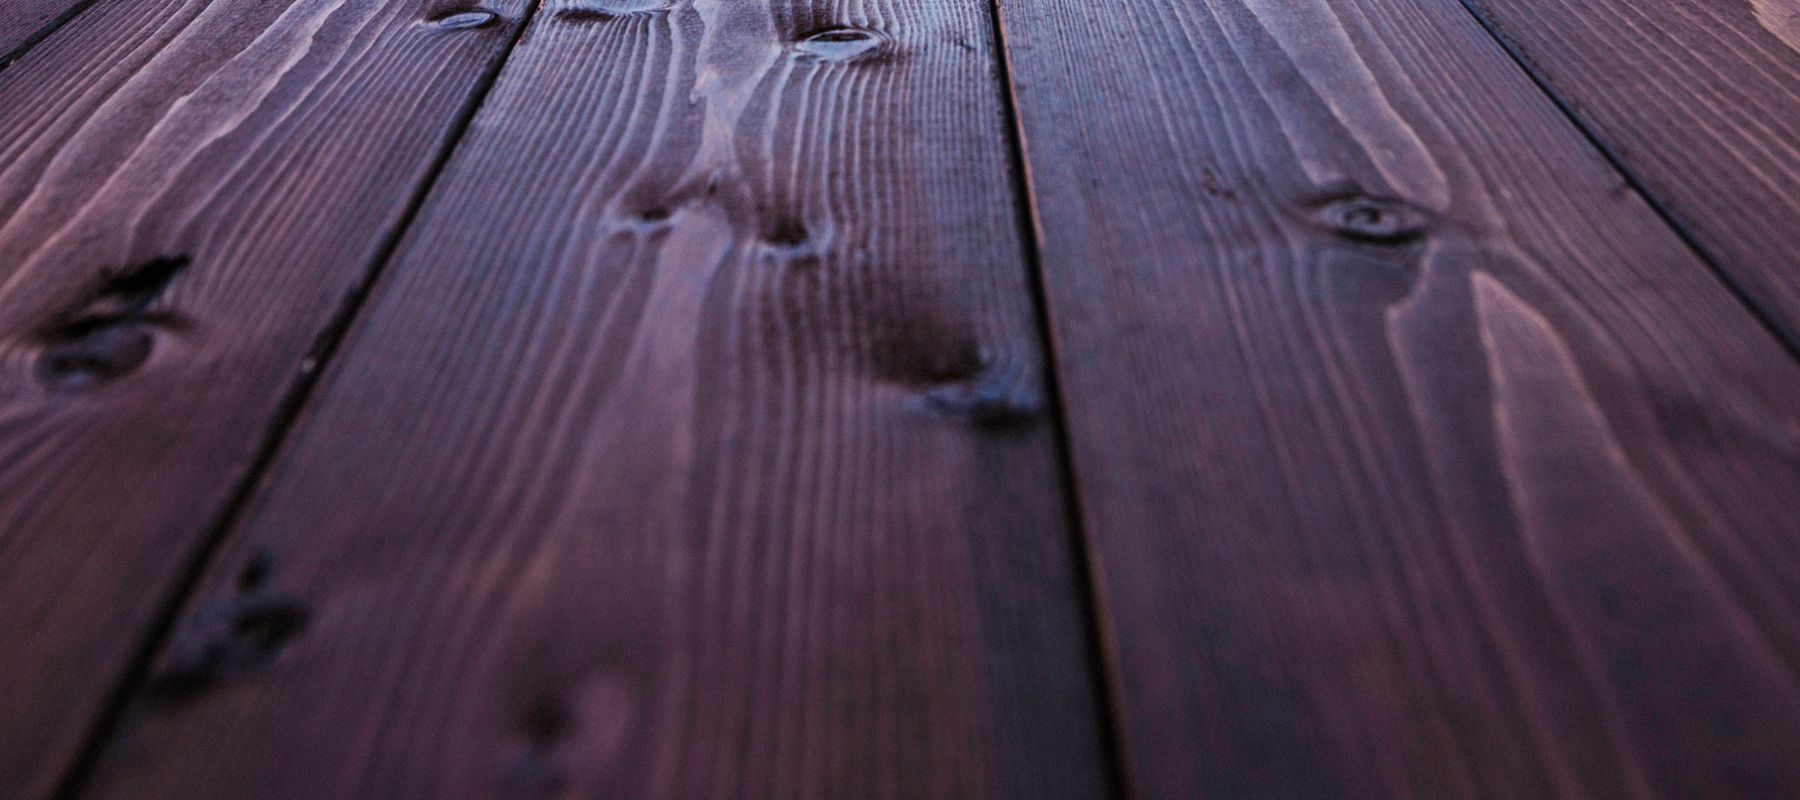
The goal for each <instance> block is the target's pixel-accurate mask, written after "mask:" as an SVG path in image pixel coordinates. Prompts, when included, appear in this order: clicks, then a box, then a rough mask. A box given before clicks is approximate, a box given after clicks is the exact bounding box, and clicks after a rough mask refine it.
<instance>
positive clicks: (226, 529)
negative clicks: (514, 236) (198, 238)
mask: <svg viewBox="0 0 1800 800" xmlns="http://www.w3.org/2000/svg"><path fill="white" fill-rule="evenodd" d="M92 4H93V0H88V2H87V3H84V4H83V5H82V6H81V8H79V9H77V10H75V11H72V12H71V13H69V14H68V15H66V17H65V18H64V19H62V20H60V21H59V22H58V23H57V25H58V27H60V26H61V25H62V24H65V23H67V22H68V21H69V20H71V19H74V17H75V16H77V15H79V14H80V12H81V11H83V10H86V9H87V8H88V7H89V6H91V5H92ZM542 8H543V0H532V2H530V3H529V4H527V5H526V6H525V10H524V14H523V16H522V17H521V19H520V20H519V22H518V24H517V25H515V26H514V27H513V30H512V32H511V35H510V36H509V38H508V39H507V41H506V44H505V45H503V46H502V47H501V49H500V53H499V55H498V56H497V57H495V58H494V61H493V64H492V66H490V67H489V68H488V70H487V72H486V73H485V74H483V75H482V76H481V77H480V79H479V80H477V81H476V83H475V88H474V90H473V91H471V92H470V95H469V99H468V102H466V103H465V104H464V105H463V108H462V109H461V111H460V112H459V113H458V114H457V116H456V119H455V121H454V122H453V123H452V126H451V131H450V136H449V137H448V138H447V139H446V140H445V142H444V145H443V147H442V148H441V149H440V150H439V151H438V153H437V154H436V155H435V156H434V157H433V159H432V162H431V166H430V167H429V168H428V169H427V170H426V173H425V176H424V179H423V180H422V181H421V182H420V183H419V186H418V188H417V189H416V190H415V191H414V192H413V194H412V197H411V198H409V199H408V201H407V204H406V210H405V211H404V212H402V214H401V216H400V219H399V220H398V222H397V223H396V224H395V226H394V229H393V230H392V231H391V232H390V233H389V234H388V236H387V237H386V238H385V240H384V241H383V242H382V244H381V248H380V250H379V253H378V255H377V256H376V258H375V259H374V261H373V262H372V263H371V265H370V267H369V270H368V272H367V273H366V274H365V276H364V278H363V279H362V280H361V281H360V282H359V283H358V284H357V285H355V286H354V287H353V288H352V289H351V291H350V292H349V293H348V294H347V295H346V296H345V298H344V302H343V305H342V306H341V307H339V309H338V312H337V313H336V314H335V315H334V316H333V317H332V319H331V320H330V321H329V322H328V323H327V324H326V326H325V328H324V329H323V330H321V331H320V332H319V335H318V337H317V338H316V339H315V341H314V343H313V345H312V347H310V348H309V349H308V351H307V356H306V363H308V364H310V365H311V369H310V370H307V371H305V372H304V373H303V374H302V375H300V376H299V377H298V378H297V379H296V380H295V382H294V384H293V385H292V386H291V387H289V389H288V392H287V394H286V396H285V397H283V398H282V400H281V402H280V404H279V405H278V406H277V408H276V412H275V415H274V417H273V418H272V419H271V420H270V422H269V425H268V429H267V431H266V433H264V435H263V436H262V442H261V443H260V444H259V446H258V448H257V451H256V456H255V458H254V459H253V460H252V461H251V463H250V466H249V468H248V469H246V470H245V472H244V475H243V477H242V479H240V480H239V482H238V484H237V486H236V487H234V488H233V489H232V491H231V495H230V500H229V501H228V502H227V503H226V505H225V506H224V507H223V508H221V509H220V510H219V513H218V515H217V516H216V517H215V518H214V521H213V522H212V523H211V524H209V525H208V526H207V528H206V534H205V535H204V536H203V537H202V538H201V540H200V542H199V543H198V544H197V545H196V546H195V548H194V552H193V553H192V554H191V555H190V556H189V557H188V558H187V559H186V561H187V566H186V567H185V568H184V569H183V570H182V572H181V574H180V575H179V576H178V577H177V578H176V580H175V584H174V586H172V587H171V588H170V590H169V591H168V593H167V594H166V595H165V596H164V597H163V599H162V601H161V602H160V603H159V604H158V608H157V612H156V617H155V621H154V622H153V623H152V624H151V626H150V628H149V630H147V631H146V632H144V633H143V634H142V638H141V640H140V642H139V644H138V648H137V652H136V653H135V654H134V655H133V656H132V659H131V665H130V667H129V669H128V670H127V671H126V673H125V675H124V676H123V677H122V678H121V679H120V680H119V682H118V683H117V684H116V685H115V686H114V687H113V690H112V691H111V692H110V693H109V694H108V695H107V698H106V701H105V703H104V705H103V706H102V707H101V708H102V710H101V712H100V715H99V717H98V718H97V719H96V720H95V721H94V724H93V726H92V729H91V730H90V731H89V733H88V735H87V737H86V739H85V741H83V742H82V745H81V748H80V749H79V750H78V751H77V752H76V753H75V756H74V758H73V760H72V761H71V763H70V765H69V767H68V769H67V771H66V772H65V773H64V775H63V779H62V781H61V782H60V783H59V784H58V785H57V787H56V790H55V792H54V793H53V794H52V795H51V797H53V798H55V800H74V799H75V798H78V797H80V796H81V795H82V789H83V787H84V786H85V784H86V781H87V779H88V777H89V775H90V774H91V773H92V770H93V767H94V764H95V762H96V760H97V758H98V757H99V755H100V754H101V752H103V751H104V749H105V747H106V743H107V740H108V739H109V738H111V735H112V733H113V731H114V729H115V728H117V726H118V724H119V721H120V720H121V719H122V718H123V717H124V713H125V710H126V709H127V708H128V707H129V706H130V703H131V698H132V696H133V695H135V694H137V692H138V691H139V690H141V689H142V688H143V686H144V685H145V683H146V681H147V679H148V677H149V673H150V667H151V665H152V663H153V662H154V660H155V657H156V654H157V652H158V651H159V650H161V649H162V647H163V645H164V644H166V643H167V640H168V638H169V635H170V633H171V632H172V631H173V629H174V626H175V623H176V622H177V621H178V620H179V619H180V617H181V610H182V608H183V607H184V606H185V605H186V604H187V601H188V600H189V598H190V597H191V595H192V594H193V593H194V590H195V589H196V588H197V587H198V586H199V583H200V579H201V578H202V577H203V576H204V575H205V574H206V569H207V567H208V566H209V565H210V563H211V562H212V560H213V556H214V555H215V554H216V552H217V551H218V549H219V545H220V544H222V543H223V542H224V541H225V539H226V538H227V537H228V536H229V535H230V533H231V530H232V528H233V527H234V526H235V525H236V523H237V521H238V519H239V518H240V517H241V516H242V514H243V512H244V509H245V508H246V507H247V506H248V504H249V501H250V499H251V497H253V496H254V494H255V492H256V488H257V486H258V485H260V484H261V483H262V479H263V476H264V474H265V473H266V472H267V471H268V468H269V465H270V464H271V463H273V462H274V460H275V456H276V455H277V454H278V453H279V452H280V451H281V446H282V443H283V441H284V440H285V439H286V438H287V433H288V431H289V430H290V429H292V427H293V424H294V421H295V420H296V419H298V418H299V416H300V412H301V410H302V409H304V408H305V406H306V402H307V400H309V399H310V398H311V397H312V394H313V390H314V389H315V388H317V387H318V385H319V381H320V379H321V378H322V376H324V374H325V371H326V370H327V369H328V368H329V366H330V363H331V359H332V357H333V356H335V355H336V354H337V350H338V346H339V345H340V344H341V343H342V342H343V340H344V334H345V333H346V332H347V331H348V330H349V329H350V325H351V323H352V322H354V321H355V319H356V316H357V313H358V312H359V311H361V310H362V307H363V305H364V303H365V302H366V301H367V300H368V298H369V295H370V293H371V292H372V291H373V290H374V288H375V286H376V284H377V283H379V282H380V280H381V274H382V272H383V271H385V270H386V268H387V265H388V262H389V261H391V260H392V259H393V256H394V253H395V251H396V250H398V249H399V246H400V242H401V241H402V240H403V239H404V238H405V236H406V232H407V231H408V230H409V229H410V228H411V227H412V223H413V220H414V219H416V218H417V217H418V213H419V209H420V208H422V207H423V206H424V204H425V199H426V198H427V197H429V196H430V195H431V190H432V188H433V187H434V186H436V184H437V180H438V177H439V176H440V175H442V174H443V171H444V166H445V165H446V164H448V163H449V161H450V157H451V156H452V155H454V154H455V152H456V148H457V146H458V145H459V144H461V143H462V140H463V137H464V136H465V135H467V133H468V130H469V123H470V122H472V121H473V120H474V119H475V115H476V114H477V113H479V112H480V111H481V107H482V105H483V104H484V103H485V102H486V101H487V98H488V95H489V94H490V93H491V92H492V90H493V88H494V84H495V83H497V82H498V81H499V78H500V74H501V73H502V72H504V71H505V68H506V64H507V62H508V61H509V60H511V58H512V53H513V50H514V49H516V48H517V47H518V45H519V42H520V40H521V39H523V38H524V36H525V33H526V31H528V30H530V29H531V23H532V22H533V21H534V20H535V19H536V18H537V13H538V11H539V10H540V9H542ZM51 32H53V31H51ZM49 33H50V32H46V33H45V34H44V35H41V36H39V37H38V39H37V40H36V41H42V40H43V39H44V38H48V35H49ZM35 43H36V42H35V41H34V42H33V44H35ZM27 49H28V48H27ZM22 52H23V51H21V52H20V53H19V54H22ZM15 55H17V54H15ZM6 66H7V63H5V62H0V69H5V68H6Z"/></svg>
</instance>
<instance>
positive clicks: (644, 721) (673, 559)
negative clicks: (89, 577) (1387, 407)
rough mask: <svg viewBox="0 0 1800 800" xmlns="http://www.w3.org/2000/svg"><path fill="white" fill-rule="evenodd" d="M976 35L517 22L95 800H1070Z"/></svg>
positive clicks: (1050, 459) (1076, 649)
mask: <svg viewBox="0 0 1800 800" xmlns="http://www.w3.org/2000/svg"><path fill="white" fill-rule="evenodd" d="M992 40H993V28H992V20H991V19H990V18H989V16H988V14H987V12H986V9H985V8H983V7H982V6H981V5H980V4H969V3H890V2H870V1H868V0H843V1H842V2H835V3H819V2H815V1H814V0H794V1H793V2H774V3H768V2H745V1H744V0H694V1H693V2H691V3H679V4H665V3H659V2H636V3H621V2H606V3H601V2H595V0H553V2H549V3H547V4H546V5H545V7H544V9H543V10H542V11H540V12H538V14H537V16H536V18H535V21H534V22H533V23H532V26H531V28H530V29H529V30H528V31H527V33H526V34H525V37H524V39H523V41H522V43H521V44H520V45H519V47H518V49H517V50H516V51H515V53H514V55H513V56H512V58H511V59H510V60H509V61H508V64H507V67H506V70H505V71H504V73H503V74H502V75H501V77H500V79H499V81H498V83H497V84H496V86H495V89H494V91H493V94H492V95H491V97H490V99H489V101H488V103H487V104H486V105H485V106H484V107H483V109H482V111H481V113H480V115H479V116H478V117H477V118H476V119H475V121H474V123H473V126H472V128H471V133H470V134H469V136H468V137H467V138H466V139H465V140H464V143H463V144H462V145H460V146H459V148H458V150H457V154H456V156H455V158H454V159H453V161H452V162H451V163H450V164H449V166H448V167H447V168H446V171H445V173H444V176H443V178H442V179H441V180H440V181H439V183H438V188H437V189H436V190H434V193H433V194H432V195H431V197H430V198H429V199H428V200H427V203H426V206H425V207H424V209H423V210H422V211H421V214H420V218H419V221H418V223H417V224H416V225H415V226H414V227H413V228H412V229H411V231H410V232H409V234H408V237H407V239H406V241H405V242H404V243H403V244H402V247H401V250H400V251H399V253H398V254H397V256H396V260H395V262H394V264H393V266H392V267H391V269H390V270H389V271H388V272H387V273H386V274H385V277H384V278H383V281H382V283H381V284H380V285H378V286H377V288H376V291H375V294H374V295H373V297H372V298H371V301H370V304H369V307H368V308H367V310H366V312H365V313H364V314H363V315H361V316H360V317H359V320H358V322H357V324H356V326H355V327H354V328H353V330H352V331H351V333H350V335H349V336H348V338H347V339H346V340H345V345H344V350H343V353H342V355H341V356H340V357H339V358H338V359H337V360H335V361H334V363H333V365H332V367H331V371H330V372H329V374H328V375H327V376H326V377H325V379H324V381H323V383H322V384H321V387H320V390H319V394H318V396H317V398H316V400H315V401H314V402H313V403H312V404H310V405H309V406H308V408H307V410H306V412H305V413H304V414H303V416H302V417H301V419H300V420H299V421H298V422H297V423H296V427H295V430H294V434H293V436H292V437H291V438H290V440H289V442H290V444H291V446H290V447H289V449H287V450H286V451H285V452H284V453H283V454H282V455H281V456H280V458H279V459H278V461H277V462H276V463H275V465H274V466H273V467H272V469H271V471H270V473H269V478H268V483H267V487H266V491H264V492H262V493H261V495H260V496H259V497H258V499H256V500H255V501H254V503H253V505H252V507H251V508H250V510H249V511H248V512H247V515H246V517H245V521H244V524H243V525H242V526H241V528H240V529H239V530H238V531H236V532H235V534H234V535H233V536H232V538H231V540H230V544H229V546H228V548H227V549H226V551H225V557H224V558H222V559H221V561H220V563H219V564H218V565H217V568H216V569H215V570H214V571H213V574H212V575H210V576H209V577H208V578H207V579H206V580H205V581H204V583H203V585H202V589H201V591H200V592H199V593H198V594H197V595H196V598H195V601H194V603H193V604H192V605H191V606H190V607H189V608H188V609H187V611H186V612H185V614H184V615H183V617H182V620H181V622H180V624H179V625H178V626H177V628H176V630H175V634H174V636H173V638H172V640H171V641H170V643H169V646H168V647H167V648H165V650H164V651H163V652H162V653H161V654H160V656H159V657H158V660H157V663H156V665H155V669H154V670H153V671H152V674H151V678H150V680H149V681H148V683H147V685H146V687H145V690H144V692H142V693H141V694H140V695H139V696H138V697H137V698H136V702H135V703H134V704H133V705H132V707H131V708H130V709H129V711H128V713H127V716H126V717H125V719H124V721H123V723H122V725H121V727H120V729H119V736H118V738H117V739H116V740H114V742H113V743H112V746H111V747H110V749H109V750H108V751H107V752H106V754H105V755H104V756H103V757H102V759H101V760H100V762H99V764H98V768H97V771H96V773H95V775H94V777H93V780H92V781H91V782H90V786H91V788H92V792H90V793H89V795H88V796H90V797H94V798H106V797H121V798H124V797H129V798H133V799H134V800H147V799H148V798H183V799H184V800H187V799H190V798H214V797H217V798H235V797H241V796H244V793H245V790H246V788H247V787H264V786H280V787H283V790H284V791H285V792H287V793H288V794H289V795H291V796H294V797H382V798H432V799H434V800H436V799H438V798H455V797H493V796H513V795H518V796H557V797H619V798H642V799H644V800H654V799H655V798H667V799H668V800H686V799H687V798H704V797H767V798H839V797H857V798H864V797H866V798H926V797H937V798H986V797H1011V798H1020V799H1021V800H1024V799H1025V798H1032V799H1037V798H1089V797H1097V796H1101V795H1102V793H1103V792H1104V785H1103V775H1102V758H1103V756H1102V752H1103V748H1102V747H1101V746H1100V744H1099V742H1098V738H1099V733H1098V732H1099V730H1100V724H1099V720H1098V718H1097V711H1096V705H1095V702H1094V699H1093V697H1092V696H1091V691H1092V688H1093V680H1092V678H1091V676H1090V675H1089V674H1088V673H1087V671H1086V659H1087V652H1088V648H1087V646H1086V644H1085V641H1084V636H1083V632H1082V620H1081V614H1080V608H1081V606H1080V599H1081V593H1080V588H1079V584H1078V581H1077V579H1076V574H1075V571H1074V568H1073V565H1072V564H1071V562H1072V561H1073V560H1074V552H1073V551H1074V547H1073V544H1072V541H1073V540H1072V539H1071V535H1070V531H1069V530H1067V520H1066V515H1067V509H1066V506H1064V505H1063V500H1064V498H1063V496H1062V493H1061V490H1060V488H1059V484H1060V481H1059V476H1058V468H1057V466H1056V465H1057V461H1056V453H1055V449H1054V442H1053V438H1052V432H1053V425H1052V423H1051V420H1050V419H1048V418H1047V415H1048V413H1049V411H1048V403H1047V401H1046V399H1045V395H1044V388H1043V386H1042V385H1041V384H1042V381H1043V371H1042V369H1041V363H1042V357H1041V353H1040V347H1039V340H1038V333H1037V328H1036V327H1035V326H1034V324H1033V316H1032V302H1031V293H1030V291H1029V284H1028V282H1027V279H1026V272H1025V264H1024V262H1023V259H1022V258H1021V253H1020V234H1019V217H1018V216H1017V213H1016V211H1017V206H1015V205H1014V198H1013V194H1012V185H1013V184H1012V178H1011V176H1010V175H1009V167H1008V160H1007V151H1006V144H1005V143H1006V126H1005V121H1004V116H1003V111H1002V89H1001V85H1000V83H999V82H998V78H997V75H996V65H997V59H996V55H995V52H994V48H993V43H992Z"/></svg>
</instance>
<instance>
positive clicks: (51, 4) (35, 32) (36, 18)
mask: <svg viewBox="0 0 1800 800" xmlns="http://www.w3.org/2000/svg"><path fill="white" fill-rule="evenodd" d="M87 4H88V0H7V2H6V7H5V9H4V10H3V12H0V69H5V68H6V64H7V62H9V61H12V60H13V57H14V56H16V55H19V54H21V52H22V51H23V50H24V49H26V48H27V47H28V46H29V45H30V44H32V43H33V42H35V41H38V40H39V39H41V38H43V37H44V36H47V35H48V34H49V33H51V32H52V31H54V30H55V28H56V27H57V25H58V23H60V22H62V21H63V20H65V19H68V18H69V17H71V16H72V15H74V14H75V13H76V12H78V11H80V10H81V9H82V8H83V7H84V6H86V5H87Z"/></svg>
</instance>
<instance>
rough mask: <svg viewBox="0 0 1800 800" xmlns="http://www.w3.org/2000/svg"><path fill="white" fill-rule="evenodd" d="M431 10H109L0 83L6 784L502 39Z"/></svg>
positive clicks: (349, 276)
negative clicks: (454, 22) (349, 178)
mask: <svg viewBox="0 0 1800 800" xmlns="http://www.w3.org/2000/svg"><path fill="white" fill-rule="evenodd" d="M490 7H491V8H493V9H494V10H495V11H496V12H498V13H500V14H502V15H509V16H513V17H516V16H517V15H518V14H519V13H520V12H521V10H522V7H523V0H513V1H512V2H503V3H497V4H493V5H491V6H490ZM441 16H442V11H441V10H439V9H434V8H432V7H429V5H428V6H426V7H421V5H420V4H419V3H416V2H411V1H410V0H406V1H405V2H400V1H395V2H344V1H342V0H308V1H307V2H295V3H267V2H260V1H258V0H214V1H213V2H204V1H202V0H133V2H120V3H106V4H103V6H101V7H96V8H93V9H90V10H89V11H88V12H87V13H85V14H83V15H82V16H80V17H78V18H76V19H75V20H74V21H73V22H71V23H70V24H69V25H67V26H65V27H64V28H63V29H61V30H60V31H58V32H57V33H56V35H55V36H53V37H51V38H50V39H48V40H46V41H45V42H43V43H41V44H40V45H39V46H37V47H36V48H34V49H32V50H31V51H30V53H29V54H28V55H27V56H26V57H25V58H24V59H22V60H20V61H18V62H16V63H14V64H13V65H12V66H10V67H8V68H7V69H6V70H5V71H4V72H0V786H4V787H6V788H5V789H4V790H3V791H4V792H15V791H16V792H19V793H20V795H21V796H27V797H37V796H41V795H42V794H43V793H44V792H45V791H47V790H48V787H49V786H50V784H51V783H53V782H54V781H56V780H57V779H58V775H59V774H60V773H61V772H62V769H63V767H64V766H66V764H67V759H68V758H69V757H70V756H71V755H72V754H73V752H74V751H75V750H76V748H77V747H78V746H79V745H80V742H81V740H82V739H83V738H84V737H85V735H86V733H87V731H88V728H89V726H90V725H91V724H92V723H93V721H94V719H95V715H96V713H97V712H98V711H99V709H100V708H101V707H102V705H103V703H104V701H105V699H106V696H107V694H108V693H109V692H110V691H111V690H112V688H113V686H114V685H115V684H116V682H117V681H118V680H119V679H120V678H121V677H122V676H123V673H124V671H125V670H126V668H127V665H128V664H129V663H130V662H131V661H132V660H133V659H134V658H135V656H136V654H137V652H138V651H139V648H140V647H141V644H142V641H143V637H144V636H145V635H146V634H147V630H146V626H147V625H148V624H150V623H151V622H153V621H154V620H155V619H156V618H157V616H158V614H159V611H160V609H161V607H162V605H163V599H164V598H165V597H166V596H167V593H168V592H169V591H170V588H171V587H172V586H173V585H174V583H175V582H176V580H177V579H178V578H180V577H181V576H182V574H183V572H184V570H185V569H187V564H188V562H189V559H190V558H191V556H192V555H193V553H194V550H195V548H196V546H197V545H199V544H200V543H201V541H202V540H203V539H204V538H205V535H206V534H207V533H208V530H209V528H210V526H211V524H212V521H213V519H214V518H215V517H216V516H217V515H218V514H219V513H220V511H221V509H222V508H223V506H224V505H225V503H226V502H227V499H228V497H229V496H230V495H231V493H232V492H233V490H234V487H236V486H237V484H238V483H239V482H240V481H241V480H242V479H243V477H244V474H245V472H246V470H247V469H248V467H249V466H250V464H251V462H252V461H253V460H254V458H255V456H256V454H257V451H258V449H259V446H260V445H261V443H262V441H263V438H264V435H265V433H266V430H267V428H268V427H269V425H270V423H271V421H272V419H274V417H275V414H276V412H277V409H278V406H280V404H281V403H282V398H283V397H284V395H285V394H286V392H287V391H288V390H289V388H290V387H292V386H293V385H294V384H295V382H296V379H297V378H298V376H299V375H300V374H301V373H302V372H303V371H304V370H305V369H307V368H308V367H307V366H306V364H307V362H306V360H305V359H306V358H307V356H308V353H309V351H310V350H311V349H312V348H313V347H314V345H315V339H316V338H317V337H318V336H319V335H320V332H321V331H322V330H323V329H325V327H326V325H327V323H328V322H329V321H330V320H331V319H332V318H333V316H334V315H335V314H336V313H337V312H338V311H339V308H340V306H341V305H342V302H343V298H344V296H345V295H346V293H347V292H349V291H350V290H351V289H352V288H354V287H355V286H356V285H357V284H358V283H359V282H360V281H362V280H364V279H365V277H366V275H367V273H368V270H369V269H370V268H371V266H372V265H373V262H374V260H375V258H376V257H377V255H378V254H379V253H380V251H381V250H382V249H383V248H384V247H385V246H387V243H388V242H389V241H390V239H391V236H392V234H393V233H394V231H395V228H396V227H397V226H398V225H399V223H400V220H401V218H402V216H403V215H404V213H405V211H406V210H407V209H408V207H409V204H410V203H411V201H412V198H413V196H414V194H415V193H416V190H417V189H418V188H419V187H420V184H421V183H422V181H423V179H424V178H425V177H426V175H427V173H428V171H429V169H430V168H431V166H432V165H433V164H434V163H435V161H436V160H437V159H438V157H439V154H440V153H441V152H442V150H443V148H444V146H445V145H446V140H447V139H448V138H449V135H450V131H451V129H452V127H453V123H454V122H455V121H456V120H457V119H458V118H459V115H461V114H463V113H465V107H466V106H467V105H468V103H469V102H470V100H471V98H472V97H473V92H474V90H475V89H476V88H477V87H478V86H479V85H480V84H481V79H482V78H483V77H484V76H485V75H488V74H490V68H491V66H492V65H493V64H494V63H495V59H496V57H497V56H498V55H499V54H500V52H501V51H502V50H503V48H504V45H505V43H506V42H508V41H509V40H510V35H509V33H508V29H509V27H510V25H509V24H508V23H507V22H506V21H505V20H504V19H494V20H490V21H489V22H490V23H491V24H488V25H486V26H484V27H465V28H457V27H455V26H445V25H442V24H439V22H438V21H436V20H438V19H439V18H440V17H441ZM344 175H355V176H358V178H359V180H355V181H343V180H338V179H337V178H338V177H340V176H344Z"/></svg>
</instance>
